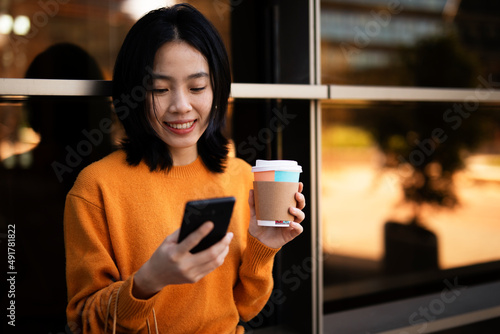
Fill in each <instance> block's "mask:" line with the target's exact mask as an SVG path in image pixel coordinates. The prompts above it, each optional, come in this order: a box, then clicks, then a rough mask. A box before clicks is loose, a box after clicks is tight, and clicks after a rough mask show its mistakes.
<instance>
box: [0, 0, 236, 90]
mask: <svg viewBox="0 0 500 334" xmlns="http://www.w3.org/2000/svg"><path fill="white" fill-rule="evenodd" d="M177 2H188V3H191V4H192V5H194V6H195V7H196V8H198V9H199V10H200V11H201V12H202V13H203V14H204V15H206V16H207V17H208V19H209V20H210V21H211V22H212V23H213V24H214V25H215V26H216V28H217V29H218V30H219V32H220V33H221V35H222V37H223V40H224V42H225V43H226V46H227V49H228V50H230V49H231V48H230V33H229V28H230V22H231V20H230V18H231V16H230V14H231V11H232V9H233V7H234V6H236V5H238V4H239V1H229V0H228V1H225V0H217V1H208V2H207V1H201V0H191V1H175V0H169V1H158V0H155V1H142V0H125V1H94V0H72V1H68V0H50V1H8V2H5V4H3V5H2V8H1V9H0V77H3V78H23V77H25V74H26V69H27V68H28V66H29V64H30V63H31V61H32V60H33V59H34V58H35V56H36V55H37V54H39V53H40V52H42V51H44V50H46V49H47V48H48V47H49V46H51V45H54V44H56V43H74V44H76V45H78V46H80V47H81V48H83V49H84V50H86V51H87V52H88V53H89V54H90V55H92V56H93V57H94V58H96V60H97V62H98V64H99V66H100V67H101V69H102V71H103V73H104V78H105V79H108V80H109V79H111V77H112V73H113V66H114V62H115V59H116V55H117V54H118V51H119V49H120V46H121V44H122V42H123V39H124V38H125V35H126V34H127V32H128V30H129V29H130V27H131V26H132V25H133V24H134V23H135V22H136V21H137V20H138V19H139V18H140V17H141V16H142V15H143V14H145V13H146V12H148V11H150V10H152V9H155V8H158V7H161V6H165V5H171V4H175V3H177Z"/></svg>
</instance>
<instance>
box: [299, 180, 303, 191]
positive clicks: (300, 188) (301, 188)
mask: <svg viewBox="0 0 500 334" xmlns="http://www.w3.org/2000/svg"><path fill="white" fill-rule="evenodd" d="M302 190H304V184H303V183H302V182H299V193H301V192H302Z"/></svg>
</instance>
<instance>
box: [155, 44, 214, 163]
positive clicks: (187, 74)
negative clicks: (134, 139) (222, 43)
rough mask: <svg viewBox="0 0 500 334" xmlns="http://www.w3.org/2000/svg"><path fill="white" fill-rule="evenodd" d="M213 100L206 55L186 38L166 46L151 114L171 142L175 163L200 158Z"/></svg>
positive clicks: (159, 131) (158, 65) (157, 69)
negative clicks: (197, 144)
mask: <svg viewBox="0 0 500 334" xmlns="http://www.w3.org/2000/svg"><path fill="white" fill-rule="evenodd" d="M153 98H154V103H153V101H152V100H153ZM212 100H213V91H212V85H211V80H210V71H209V67H208V63H207V61H206V59H205V57H204V56H203V55H202V54H201V53H200V52H199V51H198V50H196V49H195V48H193V47H192V46H190V45H189V44H187V43H185V42H182V41H174V42H168V43H166V44H164V45H162V46H161V47H160V48H159V49H158V51H157V52H156V55H155V60H154V66H153V90H152V94H149V106H150V107H149V114H148V116H149V122H150V124H151V126H152V127H153V129H154V130H155V131H156V133H157V135H158V137H159V138H160V139H161V140H163V141H164V142H165V144H167V146H168V148H169V151H170V154H171V155H172V159H173V162H174V165H186V164H189V163H191V162H193V161H194V160H196V158H197V156H198V150H197V147H196V143H197V142H198V140H199V139H200V137H201V135H202V134H203V132H204V131H205V130H206V128H207V126H208V123H209V116H210V110H211V107H212Z"/></svg>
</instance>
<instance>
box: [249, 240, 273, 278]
mask: <svg viewBox="0 0 500 334" xmlns="http://www.w3.org/2000/svg"><path fill="white" fill-rule="evenodd" d="M247 238H248V239H247V248H246V250H245V252H246V253H247V256H249V257H250V258H249V260H250V262H249V267H250V270H251V271H252V272H253V273H257V272H259V270H260V268H262V267H264V266H266V265H271V266H272V264H273V260H274V256H275V255H276V253H278V252H279V250H280V249H281V248H271V247H267V246H266V245H264V244H263V243H262V242H260V241H259V240H258V239H257V238H255V237H254V236H252V235H251V234H250V233H248V236H247Z"/></svg>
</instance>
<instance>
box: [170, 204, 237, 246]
mask: <svg viewBox="0 0 500 334" xmlns="http://www.w3.org/2000/svg"><path fill="white" fill-rule="evenodd" d="M235 201H236V199H235V198H234V197H220V198H209V199H204V200H199V201H190V202H187V203H186V207H185V209H184V217H183V218H182V225H181V231H180V233H179V240H178V242H181V241H182V240H184V239H185V238H186V237H187V236H188V235H189V234H190V233H192V232H193V231H195V230H196V229H198V227H200V226H201V225H202V224H203V223H204V222H206V221H208V220H210V221H211V222H213V223H214V228H213V230H212V231H210V233H209V234H208V235H207V236H206V237H205V238H203V240H201V241H200V243H199V244H198V245H196V246H195V247H194V248H193V249H191V250H190V252H191V253H193V254H194V253H198V252H200V251H202V250H204V249H207V248H208V247H210V246H212V245H213V244H215V243H216V242H218V241H219V240H221V239H222V238H224V236H225V235H226V232H227V228H228V226H229V221H230V220H231V216H232V214H233V207H234V203H235Z"/></svg>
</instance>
